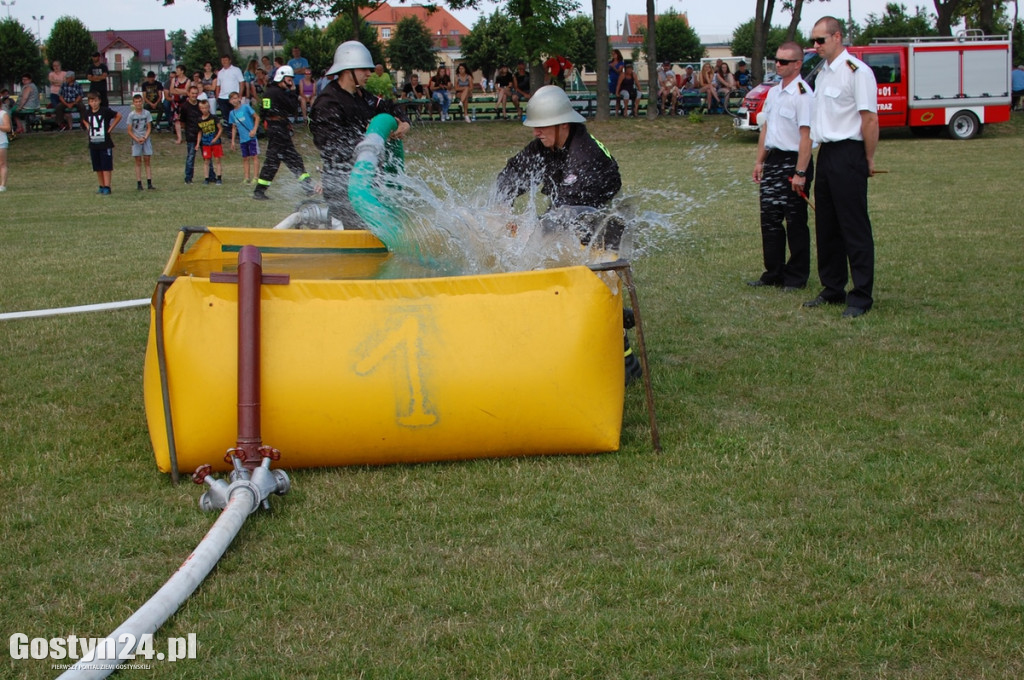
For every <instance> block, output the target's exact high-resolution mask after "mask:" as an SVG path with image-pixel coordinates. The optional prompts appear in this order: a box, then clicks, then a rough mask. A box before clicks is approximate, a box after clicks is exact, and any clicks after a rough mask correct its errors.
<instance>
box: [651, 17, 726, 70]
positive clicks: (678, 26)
mask: <svg viewBox="0 0 1024 680" xmlns="http://www.w3.org/2000/svg"><path fill="white" fill-rule="evenodd" d="M640 33H641V34H642V35H643V36H644V37H646V36H647V28H646V26H642V27H641V28H640ZM645 44H646V41H645ZM654 44H655V45H656V46H657V53H658V61H698V60H700V58H701V57H703V56H704V51H705V50H704V45H702V44H701V42H700V36H699V35H697V31H695V30H693V28H691V27H690V25H689V24H688V23H687V22H686V19H684V18H683V16H682V15H681V14H678V13H677V12H676V11H675V10H674V9H670V10H668V11H667V12H665V13H664V14H662V15H661V16H659V17H658V20H657V21H655V22H654ZM733 52H734V53H735V49H734V50H733ZM640 54H641V55H643V57H644V58H645V59H646V58H647V49H646V46H644V47H641V48H640Z"/></svg>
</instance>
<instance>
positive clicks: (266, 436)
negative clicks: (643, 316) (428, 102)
mask: <svg viewBox="0 0 1024 680" xmlns="http://www.w3.org/2000/svg"><path fill="white" fill-rule="evenodd" d="M193 237H197V238H195V240H194V242H192V243H189V241H190V240H192V238H193ZM249 244H251V245H255V246H257V247H258V248H260V250H261V253H262V255H263V271H264V273H265V274H269V273H287V274H289V276H290V280H289V282H288V283H286V284H281V285H264V286H262V288H261V316H262V323H261V327H262V333H261V362H260V365H261V403H262V439H263V442H264V443H265V444H268V445H270V446H273V447H275V448H277V449H280V451H281V453H282V456H281V460H280V462H279V463H277V464H275V465H276V466H279V467H284V468H296V467H311V466H335V465H356V464H386V463H408V462H426V461H438V460H454V459H468V458H478V457H493V456H516V455H532V454H566V453H592V452H600V451H614V450H616V449H617V448H618V446H619V434H620V428H621V422H622V401H623V391H624V375H623V362H622V300H621V294H620V292H619V289H618V288H617V287H614V290H613V288H612V287H609V285H606V283H605V281H604V280H602V278H601V277H600V276H598V275H597V274H595V273H594V272H592V271H590V270H589V269H588V268H586V267H567V268H562V269H554V270H546V271H533V272H521V273H511V274H494V275H483V276H464V277H443V278H404V279H380V278H374V277H375V276H381V275H382V273H384V274H386V273H387V268H388V267H389V266H391V265H393V264H394V263H392V262H391V258H390V255H389V254H388V253H387V252H386V250H385V249H384V247H383V246H382V245H381V243H380V242H379V241H377V240H376V239H375V238H374V237H373V236H372V235H371V234H369V233H368V232H363V231H308V230H302V231H275V230H251V229H226V228H224V229H220V228H209V229H202V230H197V229H188V230H183V232H182V233H181V234H180V235H179V238H178V241H177V243H176V244H175V249H174V252H173V253H172V255H171V258H170V260H169V261H168V264H167V267H166V268H165V270H164V273H163V276H162V277H161V279H160V282H159V283H158V287H157V293H156V294H155V295H154V299H153V304H152V306H151V324H150V333H149V342H148V346H147V351H146V364H145V404H146V416H147V421H148V424H149V431H150V438H151V440H152V443H153V449H154V452H155V454H156V461H157V466H158V467H159V469H160V470H161V471H163V472H169V471H170V470H171V468H172V460H171V450H170V449H171V447H170V446H169V441H170V438H171V436H172V433H173V443H174V453H175V457H176V460H177V469H178V470H179V471H182V472H190V471H192V470H194V469H195V468H196V467H198V466H200V465H202V464H205V463H210V464H212V465H213V466H214V469H221V470H224V469H228V465H227V464H226V463H224V462H223V460H222V457H223V455H224V452H225V451H226V450H227V449H228V448H230V447H232V446H234V444H235V441H236V438H237V422H236V418H237V363H236V362H237V337H236V336H237V309H236V306H237V305H236V303H237V299H238V287H237V285H235V284H232V283H216V282H211V280H210V275H211V273H213V272H223V271H233V270H234V269H235V268H236V266H237V256H238V251H239V250H240V248H241V247H242V246H243V245H249ZM165 394H166V395H167V403H166V406H168V408H166V409H165V398H164V395H165Z"/></svg>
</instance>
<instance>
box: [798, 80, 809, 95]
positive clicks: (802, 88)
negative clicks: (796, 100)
mask: <svg viewBox="0 0 1024 680" xmlns="http://www.w3.org/2000/svg"><path fill="white" fill-rule="evenodd" d="M796 86H797V89H799V90H800V94H807V88H806V87H805V86H804V84H803V83H797V84H796Z"/></svg>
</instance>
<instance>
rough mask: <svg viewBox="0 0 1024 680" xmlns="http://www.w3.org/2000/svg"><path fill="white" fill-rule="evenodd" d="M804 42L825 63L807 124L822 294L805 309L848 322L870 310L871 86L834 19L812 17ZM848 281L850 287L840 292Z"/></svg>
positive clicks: (874, 109)
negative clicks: (837, 310) (839, 311)
mask: <svg viewBox="0 0 1024 680" xmlns="http://www.w3.org/2000/svg"><path fill="white" fill-rule="evenodd" d="M811 40H813V41H814V45H815V49H816V50H817V52H818V55H819V56H821V57H822V58H823V59H825V61H826V63H825V65H824V66H823V67H822V69H821V72H820V73H819V74H818V78H817V80H816V81H815V92H816V94H815V113H814V119H813V120H812V122H811V139H812V140H813V141H814V142H816V143H817V144H818V145H819V150H818V184H817V187H816V188H815V191H814V199H815V203H816V206H815V209H816V212H815V237H816V239H817V244H818V276H819V278H820V279H821V285H822V286H823V289H822V291H821V292H820V293H818V297H816V298H814V299H813V300H809V301H807V302H805V303H804V307H820V306H822V305H831V304H835V305H838V304H843V303H845V304H846V310H845V311H844V312H843V318H848V319H854V318H857V317H859V316H861V315H863V314H865V313H866V312H867V311H868V310H869V309H871V306H872V305H873V304H874V298H873V297H872V290H873V288H874V281H875V242H874V237H873V236H872V233H871V220H870V218H869V217H868V178H869V177H871V176H873V175H874V174H875V147H876V146H877V145H878V87H877V84H876V83H875V75H874V73H872V71H871V69H870V68H868V66H867V65H866V64H865V63H864V62H862V61H861V60H859V59H857V58H855V57H853V56H852V55H850V53H849V52H847V51H846V48H845V47H843V34H842V29H841V28H840V25H839V21H838V20H836V19H835V18H834V17H824V18H822V19H819V20H818V22H817V23H816V24H814V28H813V29H812V30H811ZM847 265H849V275H848V274H847ZM850 279H852V280H853V288H852V289H851V290H850V292H849V293H847V292H846V284H847V281H848V280H850Z"/></svg>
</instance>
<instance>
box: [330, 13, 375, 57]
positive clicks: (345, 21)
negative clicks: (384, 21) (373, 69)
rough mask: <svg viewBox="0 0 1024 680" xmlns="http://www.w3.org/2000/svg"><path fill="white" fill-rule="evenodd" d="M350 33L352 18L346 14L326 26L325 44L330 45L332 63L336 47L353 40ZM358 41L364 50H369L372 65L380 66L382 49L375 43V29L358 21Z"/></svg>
mask: <svg viewBox="0 0 1024 680" xmlns="http://www.w3.org/2000/svg"><path fill="white" fill-rule="evenodd" d="M352 31H353V28H352V18H351V17H349V16H348V15H347V14H340V15H338V18H337V19H335V20H334V21H332V22H331V23H330V24H328V25H327V30H326V31H325V35H326V36H327V42H328V43H330V44H331V61H332V62H333V60H334V50H335V49H337V47H338V45H340V44H341V43H343V42H345V41H346V40H353V38H352ZM358 40H359V42H361V43H363V44H364V45H366V49H368V50H370V56H371V57H373V63H375V64H381V63H383V62H384V47H383V46H382V45H381V44H380V43H379V42H378V41H377V29H375V28H374V27H373V26H371V25H370V24H368V23H366V22H365V21H360V22H359V38H358Z"/></svg>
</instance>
